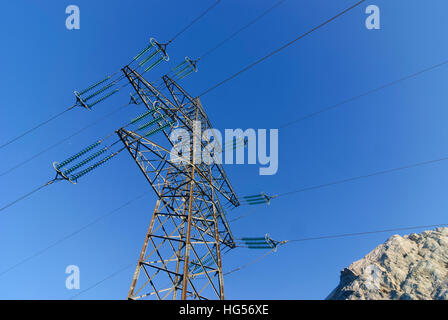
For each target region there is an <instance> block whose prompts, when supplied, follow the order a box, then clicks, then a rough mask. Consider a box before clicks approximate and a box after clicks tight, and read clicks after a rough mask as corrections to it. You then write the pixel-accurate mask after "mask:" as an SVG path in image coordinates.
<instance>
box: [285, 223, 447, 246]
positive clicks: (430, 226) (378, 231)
mask: <svg viewBox="0 0 448 320" xmlns="http://www.w3.org/2000/svg"><path fill="white" fill-rule="evenodd" d="M446 226H448V224H447V223H439V224H431V225H423V226H412V227H401V228H393V229H384V230H375V231H364V232H354V233H342V234H334V235H323V236H318V237H310V238H299V239H292V240H286V242H285V243H290V242H304V241H314V240H324V239H336V238H347V237H357V236H363V235H369V234H377V233H386V232H395V231H405V230H413V229H428V228H438V227H446Z"/></svg>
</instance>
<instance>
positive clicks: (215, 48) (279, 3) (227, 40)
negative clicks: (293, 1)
mask: <svg viewBox="0 0 448 320" xmlns="http://www.w3.org/2000/svg"><path fill="white" fill-rule="evenodd" d="M285 1H286V0H280V1H278V2H276V3H275V4H274V5H273V6H272V7H270V8H268V9H266V10H265V11H263V12H262V13H261V14H260V15H258V16H257V17H255V18H254V19H253V20H251V21H249V22H248V23H247V24H245V25H244V26H243V27H241V28H240V29H238V30H236V31H235V32H234V33H232V34H231V35H230V36H228V37H227V38H224V39H223V40H222V41H220V42H219V43H218V44H217V45H215V46H214V47H212V48H210V49H208V50H207V51H205V52H204V53H203V54H201V55H200V56H199V58H198V60H202V59H203V58H204V57H206V56H208V55H210V54H211V53H212V52H214V51H215V50H217V49H218V48H220V47H222V46H223V45H224V44H226V43H227V42H229V41H230V40H232V39H233V38H235V37H236V36H237V35H238V34H240V33H241V32H243V31H244V30H246V29H247V28H249V27H250V26H251V25H253V24H255V23H256V22H258V21H259V20H260V19H261V18H263V17H264V16H265V15H267V14H268V13H269V12H271V11H272V10H274V9H275V8H277V7H278V6H280V5H281V4H283V3H284V2H285Z"/></svg>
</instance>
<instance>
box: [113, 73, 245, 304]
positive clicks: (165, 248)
mask: <svg viewBox="0 0 448 320" xmlns="http://www.w3.org/2000/svg"><path fill="white" fill-rule="evenodd" d="M123 72H124V74H125V76H126V77H127V79H128V80H129V82H130V83H131V85H132V86H133V88H134V89H135V91H136V93H137V94H138V96H139V99H140V100H141V101H142V102H143V103H144V105H145V106H146V108H147V109H148V110H149V111H151V112H153V114H152V116H153V117H154V120H158V122H157V123H158V126H159V127H158V129H159V130H160V131H162V132H163V134H164V136H165V137H163V135H157V136H155V135H153V134H152V132H153V131H152V132H150V134H148V135H140V134H137V133H136V132H132V131H128V130H126V129H124V128H121V129H120V130H118V131H117V134H118V136H119V137H120V139H121V141H122V142H123V144H124V146H125V147H126V149H127V150H128V151H129V154H130V155H131V156H132V158H133V159H134V161H135V163H136V164H137V165H138V167H139V168H140V170H141V172H142V173H143V175H144V176H145V178H146V180H147V181H148V182H149V184H150V185H151V187H152V188H153V190H154V191H155V193H156V195H157V197H158V200H157V202H156V205H155V209H154V213H153V215H152V218H151V221H150V224H149V230H148V232H147V234H146V237H145V241H144V244H143V248H142V250H141V253H140V256H139V260H138V264H137V267H136V270H135V273H134V277H133V279H132V283H131V287H130V290H129V293H128V299H144V298H149V299H151V298H156V299H183V300H185V299H208V298H212V299H224V281H223V271H222V253H223V250H230V249H231V248H234V247H235V243H234V239H233V236H232V233H231V231H230V228H229V225H228V222H227V220H226V217H225V211H224V208H227V207H236V206H238V205H239V202H238V199H237V197H236V194H235V192H234V191H233V188H232V186H231V184H230V182H229V180H228V178H227V176H226V174H225V172H224V169H223V167H222V166H221V165H220V164H218V163H211V164H206V163H203V162H200V163H196V162H198V161H195V159H196V157H197V153H198V152H200V150H198V148H195V147H193V146H192V148H191V150H192V152H191V153H190V156H189V159H185V158H184V161H183V162H175V161H171V160H170V159H171V158H170V152H171V149H172V146H173V144H172V142H171V141H170V139H169V138H168V137H169V134H170V130H173V127H174V126H173V124H174V123H176V124H177V125H176V128H182V129H185V130H187V131H188V132H189V133H190V134H191V136H193V137H194V135H195V134H196V133H195V132H196V131H195V130H194V129H195V126H197V125H200V129H201V130H202V131H201V132H203V131H205V130H207V129H210V128H212V126H211V124H210V121H209V119H208V117H207V115H206V114H205V112H204V109H203V107H202V105H201V103H200V101H199V99H198V98H196V99H194V98H192V97H191V96H190V95H188V94H187V93H186V92H185V91H184V90H183V89H182V88H181V87H180V86H179V85H178V84H177V83H175V82H174V81H173V80H172V79H170V78H169V77H168V76H164V77H163V78H162V79H163V85H164V86H165V87H166V89H167V91H168V92H169V96H170V98H167V97H166V96H164V95H163V94H162V93H161V92H160V91H159V90H158V89H157V88H155V87H154V86H153V85H152V84H150V83H149V82H148V81H146V80H145V79H144V78H143V77H142V76H141V75H140V74H138V73H137V72H136V71H135V70H132V69H130V68H129V67H125V68H124V69H123ZM154 110H156V111H154ZM160 119H161V120H160ZM149 135H151V139H152V140H149V139H148V137H147V136H149ZM153 137H154V138H153ZM157 138H158V139H159V140H160V141H155V139H157ZM198 138H199V137H198ZM192 141H197V140H195V139H194V138H193V139H192ZM198 141H199V144H200V145H202V142H201V139H200V138H199V140H198ZM191 144H193V142H192V143H191ZM201 149H202V148H201Z"/></svg>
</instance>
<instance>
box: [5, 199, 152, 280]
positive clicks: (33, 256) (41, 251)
mask: <svg viewBox="0 0 448 320" xmlns="http://www.w3.org/2000/svg"><path fill="white" fill-rule="evenodd" d="M148 194H149V193H148V192H144V193H142V194H140V195H139V196H137V197H135V198H133V199H131V200H129V201H127V202H125V203H124V204H122V205H121V206H119V207H117V208H115V209H113V210H111V211H109V212H107V213H106V214H104V215H102V216H99V217H98V218H96V219H95V220H93V221H91V222H89V223H87V224H85V225H84V226H82V227H80V228H78V229H77V230H75V231H73V232H71V233H69V234H67V235H65V236H64V237H62V238H60V239H58V240H56V241H54V242H53V243H52V244H50V245H48V246H47V247H45V248H42V249H40V250H38V251H36V252H35V253H33V254H32V255H30V256H28V257H26V258H24V259H22V260H21V261H19V262H17V263H16V264H14V265H12V266H11V267H9V268H7V269H5V270H3V271H1V272H0V277H1V276H3V275H5V274H6V273H8V272H10V271H11V270H13V269H15V268H17V267H19V266H21V265H23V264H24V263H26V262H28V261H30V260H31V259H34V258H36V257H38V256H40V255H42V254H43V253H45V252H46V251H48V250H50V249H52V248H54V247H56V246H57V245H59V244H61V243H63V242H64V241H66V240H69V239H70V238H73V237H74V236H76V235H77V234H79V233H81V232H82V231H84V230H85V229H87V228H89V227H91V226H93V225H95V224H97V223H98V222H100V221H102V220H104V219H105V218H107V217H109V216H111V215H113V214H114V213H116V212H118V211H120V210H121V209H123V208H125V207H127V206H129V205H130V204H131V203H133V202H135V201H137V200H140V199H141V198H143V197H144V196H146V195H148Z"/></svg>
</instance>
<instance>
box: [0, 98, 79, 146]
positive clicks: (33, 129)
mask: <svg viewBox="0 0 448 320" xmlns="http://www.w3.org/2000/svg"><path fill="white" fill-rule="evenodd" d="M74 107H75V106H71V107H69V108H67V109H65V110H64V111H62V112H59V113H58V114H56V115H54V116H52V117H50V118H48V119H47V120H45V121H43V122H41V123H39V124H38V125H36V126H34V127H32V128H31V129H29V130H27V131H25V132H24V133H22V134H20V135H18V136H17V137H15V138H13V139H11V140H9V141H7V142H5V143H4V144H2V145H1V146H0V149H3V148H4V147H6V146H9V145H10V144H11V143H13V142H15V141H17V140H19V139H20V138H23V137H24V136H26V135H27V134H29V133H31V132H33V131H35V130H37V129H39V128H40V127H42V126H44V125H46V124H47V123H49V122H51V121H53V120H54V119H57V118H59V117H60V116H62V115H63V114H64V113H66V112H68V111H70V110H72V109H73V108H74Z"/></svg>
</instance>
